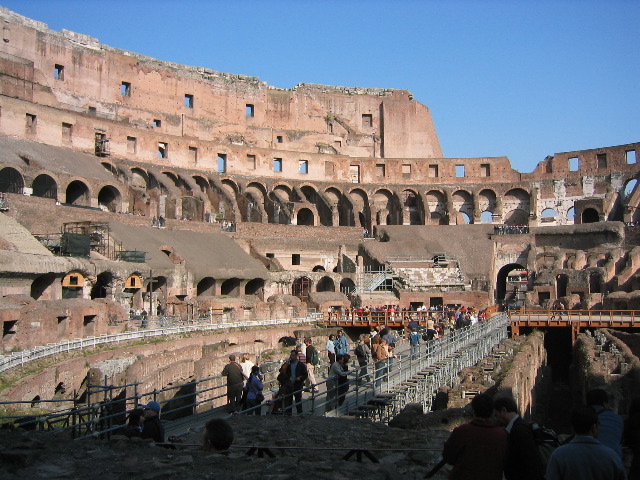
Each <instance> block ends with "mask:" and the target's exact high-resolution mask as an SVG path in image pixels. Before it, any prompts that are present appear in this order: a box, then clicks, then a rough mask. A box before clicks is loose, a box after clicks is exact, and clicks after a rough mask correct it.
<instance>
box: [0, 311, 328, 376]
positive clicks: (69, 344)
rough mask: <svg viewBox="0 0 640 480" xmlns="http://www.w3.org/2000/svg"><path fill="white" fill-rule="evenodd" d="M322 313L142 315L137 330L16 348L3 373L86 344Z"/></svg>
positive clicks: (3, 360) (0, 368) (312, 318)
mask: <svg viewBox="0 0 640 480" xmlns="http://www.w3.org/2000/svg"><path fill="white" fill-rule="evenodd" d="M318 318H319V317H318V314H309V315H307V316H306V317H301V318H290V317H286V318H274V319H268V320H244V319H243V320H234V319H228V318H226V317H225V316H223V315H222V316H207V317H204V318H195V317H189V318H187V319H186V320H184V321H182V320H178V319H177V317H168V316H150V317H149V318H148V320H147V321H146V322H147V323H146V324H144V327H143V326H142V325H143V320H142V319H139V318H137V319H133V320H132V323H136V325H135V328H136V330H132V331H129V332H123V333H114V334H108V335H100V336H97V337H85V338H78V339H75V340H67V341H64V342H59V343H50V344H47V345H44V346H38V347H33V348H29V349H26V350H22V351H20V352H13V353H10V354H8V355H2V356H0V373H2V372H5V371H7V370H9V369H11V368H15V367H20V366H23V365H25V364H26V363H29V362H32V361H34V360H40V359H42V358H46V357H49V356H51V355H58V354H60V353H67V352H70V351H72V350H82V349H85V348H94V347H96V346H98V345H106V344H111V343H115V344H118V343H121V342H127V341H131V340H145V339H148V338H153V337H161V336H166V335H177V334H184V333H191V332H196V331H211V330H219V329H227V328H246V327H264V326H270V325H286V324H294V325H295V324H304V323H314V322H317V321H319V320H318Z"/></svg>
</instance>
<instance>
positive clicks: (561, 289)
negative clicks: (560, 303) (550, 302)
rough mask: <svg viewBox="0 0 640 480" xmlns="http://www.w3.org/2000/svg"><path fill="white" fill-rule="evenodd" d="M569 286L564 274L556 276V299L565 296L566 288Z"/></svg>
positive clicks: (567, 278)
mask: <svg viewBox="0 0 640 480" xmlns="http://www.w3.org/2000/svg"><path fill="white" fill-rule="evenodd" d="M568 285H569V277H568V276H567V275H565V274H564V273H561V274H559V275H557V276H556V298H560V297H566V296H567V286H568Z"/></svg>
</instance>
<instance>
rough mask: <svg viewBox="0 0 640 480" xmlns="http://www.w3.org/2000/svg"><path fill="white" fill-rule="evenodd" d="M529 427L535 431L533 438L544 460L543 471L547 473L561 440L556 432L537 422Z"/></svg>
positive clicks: (541, 458)
mask: <svg viewBox="0 0 640 480" xmlns="http://www.w3.org/2000/svg"><path fill="white" fill-rule="evenodd" d="M529 426H530V427H531V430H532V431H533V438H534V440H535V442H536V445H537V447H538V453H539V454H540V460H542V467H543V471H545V472H546V471H547V465H548V464H549V459H550V458H551V454H552V453H553V451H554V450H555V449H556V448H558V447H559V446H560V445H561V443H560V439H559V438H558V435H557V434H556V432H554V431H553V430H552V429H551V428H549V427H545V426H543V425H540V424H539V423H536V422H532V423H530V424H529Z"/></svg>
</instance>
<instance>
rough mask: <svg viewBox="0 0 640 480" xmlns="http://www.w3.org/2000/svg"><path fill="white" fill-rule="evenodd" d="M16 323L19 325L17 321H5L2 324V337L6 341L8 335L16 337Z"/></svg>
mask: <svg viewBox="0 0 640 480" xmlns="http://www.w3.org/2000/svg"><path fill="white" fill-rule="evenodd" d="M16 323H18V321H17V320H5V321H4V322H2V337H3V338H4V339H6V337H7V335H14V334H15V333H16V331H15V326H16Z"/></svg>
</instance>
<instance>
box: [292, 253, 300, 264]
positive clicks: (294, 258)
mask: <svg viewBox="0 0 640 480" xmlns="http://www.w3.org/2000/svg"><path fill="white" fill-rule="evenodd" d="M291 265H300V254H299V253H293V254H292V255H291Z"/></svg>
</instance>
